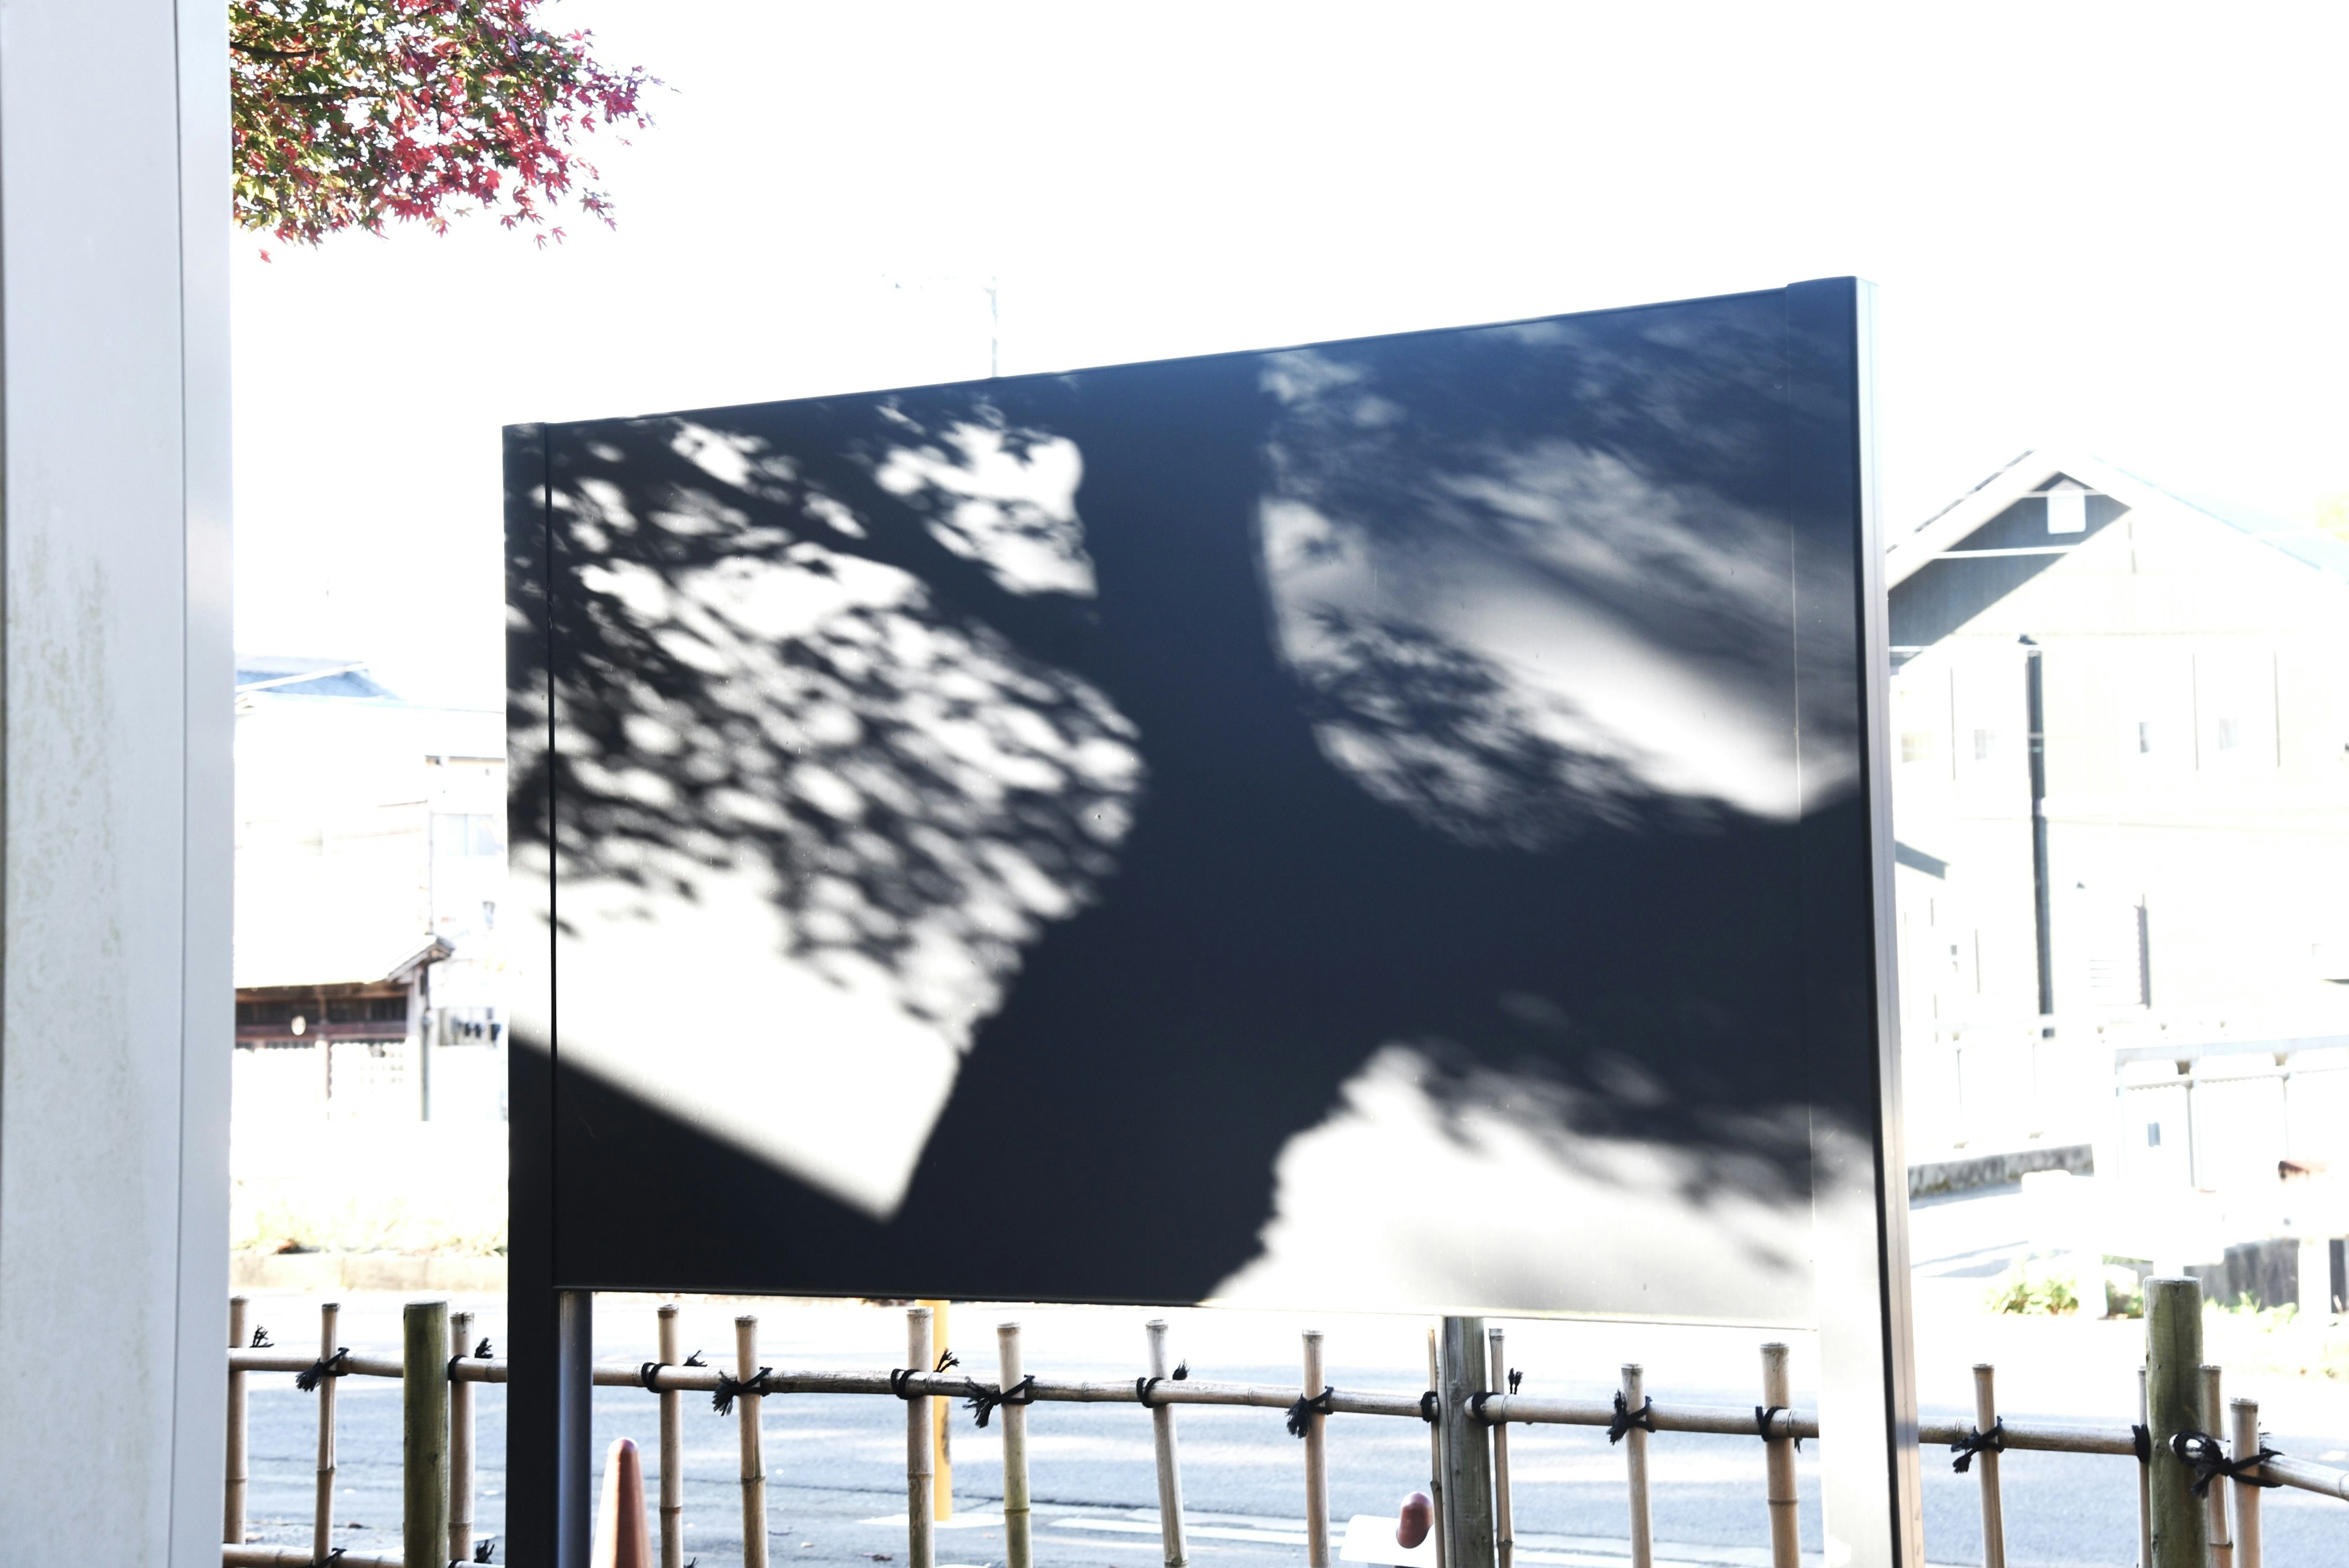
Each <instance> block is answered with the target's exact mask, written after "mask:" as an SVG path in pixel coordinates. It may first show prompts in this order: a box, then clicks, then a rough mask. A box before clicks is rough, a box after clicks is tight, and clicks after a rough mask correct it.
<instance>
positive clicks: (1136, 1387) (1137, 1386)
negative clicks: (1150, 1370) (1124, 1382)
mask: <svg viewBox="0 0 2349 1568" xmlns="http://www.w3.org/2000/svg"><path fill="white" fill-rule="evenodd" d="M1190 1375H1191V1364H1190V1362H1188V1361H1177V1362H1176V1363H1175V1364H1174V1371H1172V1372H1170V1373H1168V1374H1167V1375H1166V1376H1165V1377H1136V1378H1135V1379H1134V1380H1133V1398H1134V1402H1135V1403H1137V1404H1139V1405H1140V1406H1141V1407H1142V1408H1143V1409H1145V1410H1149V1409H1154V1408H1156V1407H1155V1406H1154V1405H1152V1404H1151V1402H1150V1390H1152V1389H1153V1388H1155V1387H1158V1385H1160V1384H1161V1383H1180V1382H1181V1381H1183V1379H1184V1378H1185V1377H1189V1376H1190Z"/></svg>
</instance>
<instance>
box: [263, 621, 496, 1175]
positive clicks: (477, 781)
mask: <svg viewBox="0 0 2349 1568" xmlns="http://www.w3.org/2000/svg"><path fill="white" fill-rule="evenodd" d="M236 691H237V696H236V713H237V717H236V768H237V773H236V841H235V853H236V906H235V907H236V929H235V941H234V974H235V980H236V1047H237V1048H236V1054H235V1057H234V1061H235V1067H234V1069H233V1090H234V1093H233V1108H234V1113H235V1115H236V1116H237V1117H238V1118H239V1119H240V1120H242V1121H243V1122H245V1123H247V1124H249V1125H251V1126H254V1127H260V1126H263V1125H264V1124H267V1123H270V1122H271V1121H273V1120H276V1121H280V1122H287V1123H292V1122H305V1123H306V1122H315V1121H318V1120H321V1119H327V1118H331V1119H336V1120H343V1119H354V1118H357V1119H368V1120H398V1119H409V1120H414V1119H436V1120H464V1119H493V1118H495V1117H497V1116H498V1115H500V1114H502V1111H501V1107H502V1102H503V1085H504V1077H503V1068H502V1041H503V1037H504V1022H503V1020H504V1006H505V998H504V968H505V966H504V962H503V956H502V948H501V946H500V939H499V934H498V932H497V906H498V903H499V902H500V901H501V900H502V897H503V889H504V885H505V758H504V742H505V734H504V719H505V716H504V715H503V714H502V713H500V712H497V711H494V710H472V709H451V708H439V707H428V706H424V705H420V704H414V703H409V702H406V701H404V700H402V699H401V698H400V696H398V694H397V693H395V692H393V691H391V690H390V689H389V688H388V687H387V686H384V685H383V684H382V683H381V682H380V681H378V680H377V679H376V677H375V676H373V675H372V674H371V673H370V672H369V670H368V668H367V664H366V663H365V661H363V660H356V659H333V658H309V657H281V656H265V655H264V656H256V655H240V656H239V658H238V660H237V688H236ZM251 1141H252V1140H250V1139H248V1140H246V1142H247V1143H250V1142H251ZM242 1152H243V1146H241V1147H240V1153H241V1154H242Z"/></svg>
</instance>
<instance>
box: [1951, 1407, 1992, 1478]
mask: <svg viewBox="0 0 2349 1568" xmlns="http://www.w3.org/2000/svg"><path fill="white" fill-rule="evenodd" d="M1950 1451H1951V1453H1953V1454H1955V1455H1957V1456H1958V1457H1957V1458H1956V1459H1954V1460H1951V1461H1950V1468H1951V1470H1955V1471H1957V1472H1958V1473H1959V1474H1960V1475H1963V1474H1965V1473H1966V1472H1967V1471H1968V1470H1971V1469H1973V1468H1974V1456H1975V1455H1976V1454H2002V1453H2004V1452H2006V1418H2005V1417H2004V1416H2001V1417H2000V1418H1998V1419H1996V1420H1995V1421H1992V1423H1991V1424H1990V1430H1989V1431H1987V1432H1985V1431H1981V1430H1979V1429H1974V1428H1971V1427H1969V1428H1968V1429H1966V1435H1965V1436H1964V1437H1962V1438H1960V1439H1958V1440H1957V1441H1956V1442H1954V1443H1951V1445H1950Z"/></svg>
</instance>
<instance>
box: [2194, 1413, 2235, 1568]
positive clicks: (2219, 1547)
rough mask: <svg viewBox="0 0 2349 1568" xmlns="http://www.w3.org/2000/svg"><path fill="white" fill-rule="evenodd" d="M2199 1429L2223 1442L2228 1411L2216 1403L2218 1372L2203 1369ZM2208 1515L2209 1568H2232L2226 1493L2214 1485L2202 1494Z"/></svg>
mask: <svg viewBox="0 0 2349 1568" xmlns="http://www.w3.org/2000/svg"><path fill="white" fill-rule="evenodd" d="M2202 1429H2203V1430H2204V1431H2206V1432H2208V1433H2209V1434H2210V1438H2211V1440H2212V1441H2213V1442H2224V1441H2226V1431H2227V1407H2226V1406H2224V1405H2223V1404H2221V1403H2220V1401H2219V1368H2217V1367H2203V1368H2202ZM2202 1501H2203V1502H2204V1504H2205V1505H2206V1506H2207V1507H2208V1508H2209V1511H2210V1568H2235V1543H2234V1542H2233V1541H2232V1540H2231V1539H2230V1537H2229V1535H2228V1533H2227V1489H2226V1488H2225V1487H2223V1486H2217V1485H2213V1486H2212V1487H2211V1488H2210V1490H2209V1491H2207V1492H2205V1493H2204V1494H2203V1499H2202Z"/></svg>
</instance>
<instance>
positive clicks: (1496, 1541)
mask: <svg viewBox="0 0 2349 1568" xmlns="http://www.w3.org/2000/svg"><path fill="white" fill-rule="evenodd" d="M1485 1338H1486V1339H1487V1340H1488V1341H1489V1342H1490V1343H1491V1346H1492V1361H1491V1364H1490V1365H1489V1366H1488V1367H1486V1368H1485V1386H1486V1387H1490V1388H1492V1389H1494V1390H1495V1391H1496V1392H1497V1391H1499V1390H1501V1389H1504V1388H1506V1387H1508V1386H1509V1352H1508V1349H1507V1346H1506V1345H1505V1343H1504V1336H1503V1334H1502V1331H1501V1330H1500V1329H1498V1328H1489V1329H1486V1330H1485ZM1493 1553H1494V1555H1495V1556H1496V1557H1498V1558H1499V1559H1500V1568H1510V1564H1511V1563H1512V1562H1513V1561H1514V1560H1515V1559H1516V1553H1517V1527H1516V1508H1515V1506H1514V1505H1513V1504H1511V1502H1510V1501H1509V1424H1508V1423H1507V1422H1506V1421H1495V1422H1494V1423H1493Z"/></svg>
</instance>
